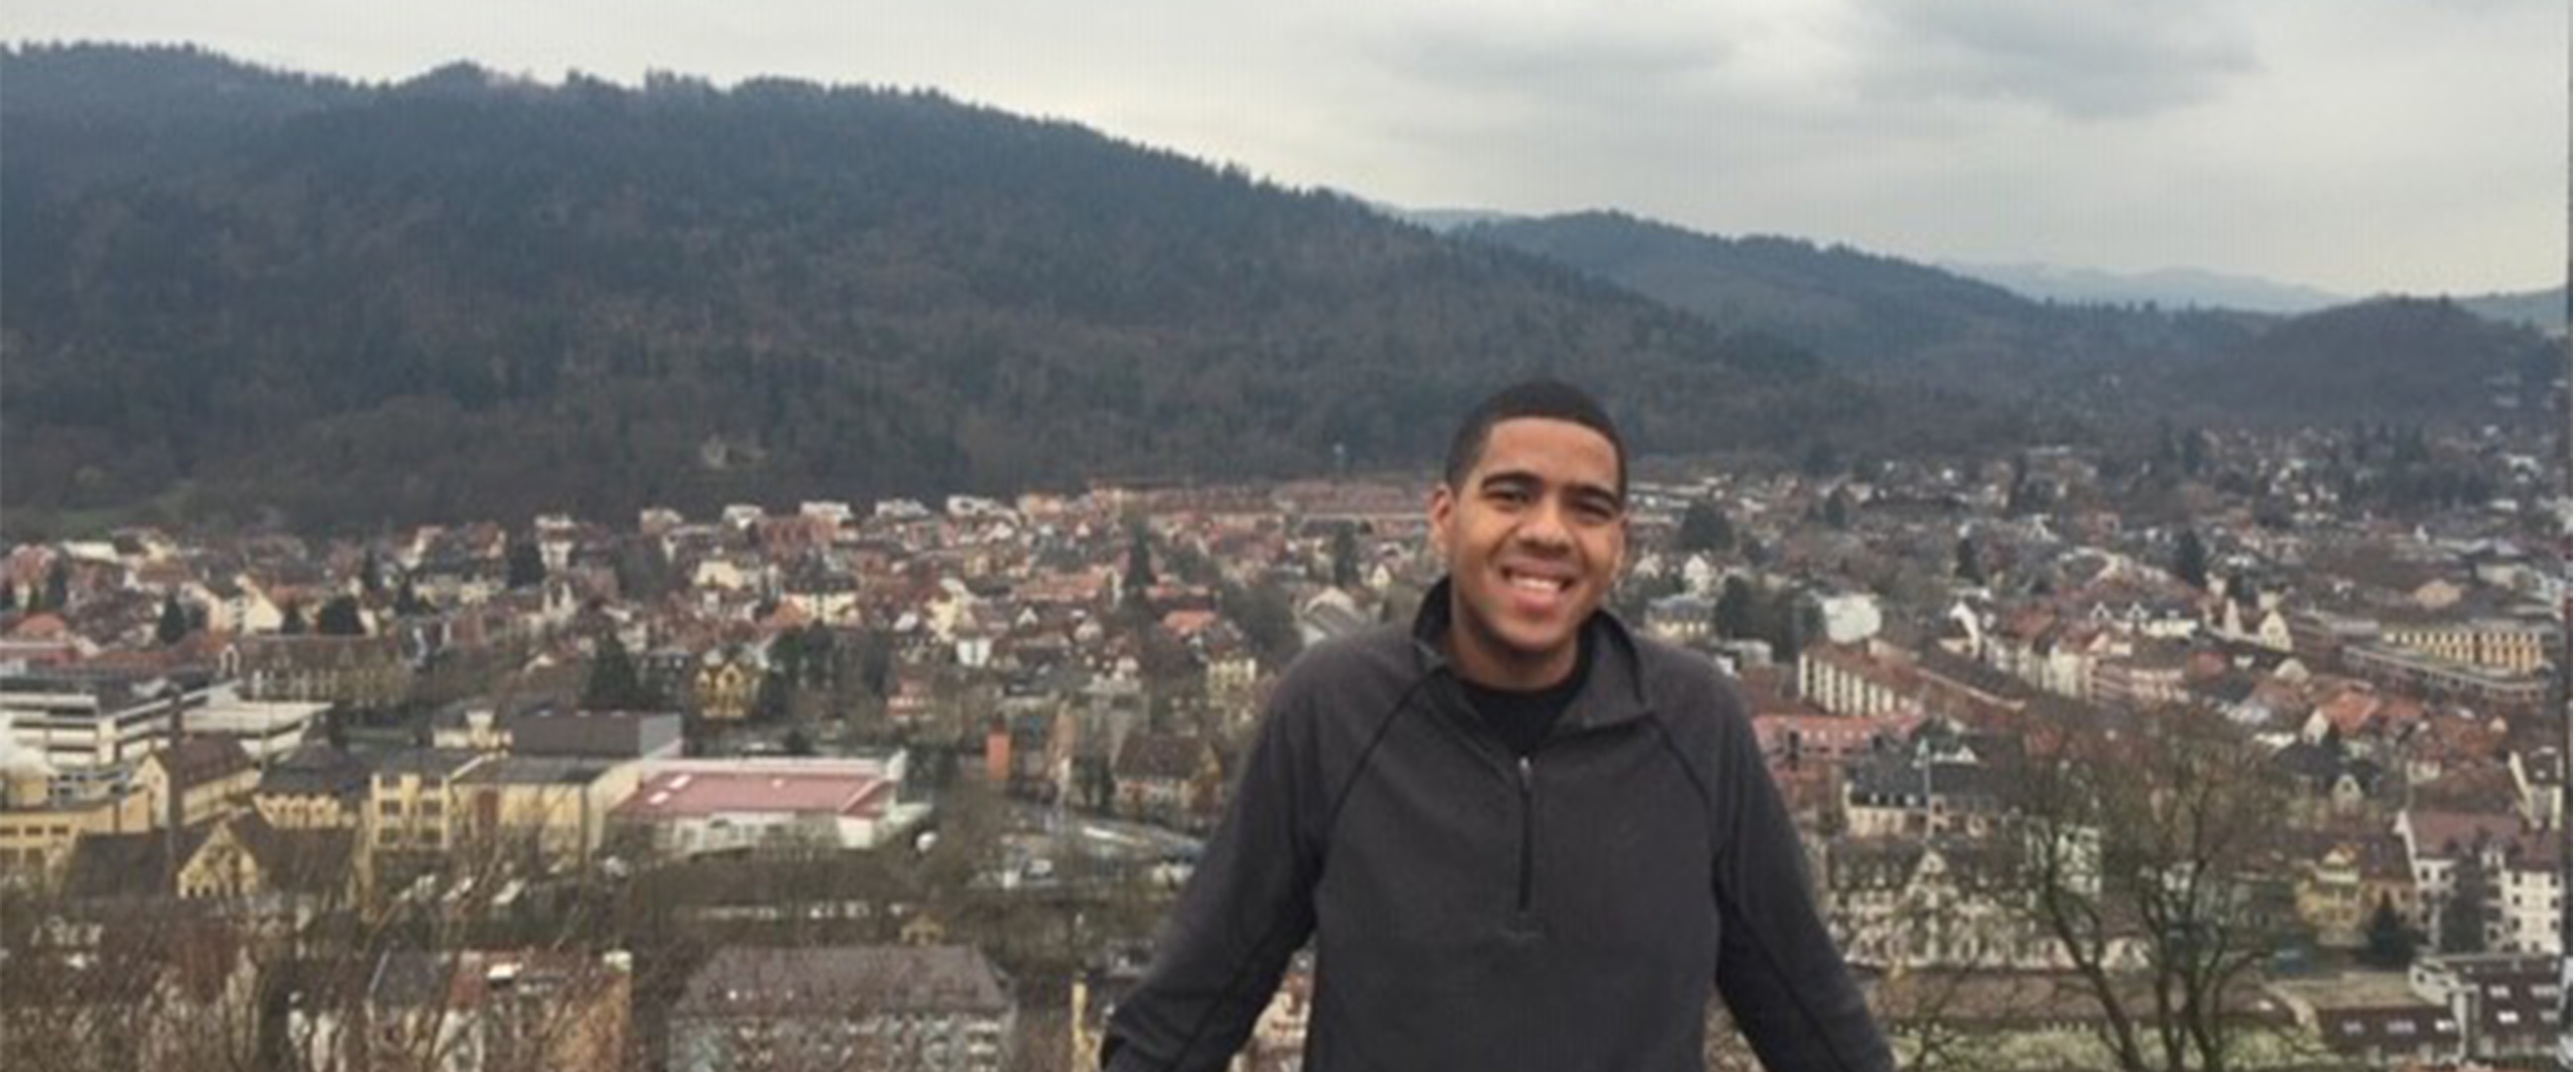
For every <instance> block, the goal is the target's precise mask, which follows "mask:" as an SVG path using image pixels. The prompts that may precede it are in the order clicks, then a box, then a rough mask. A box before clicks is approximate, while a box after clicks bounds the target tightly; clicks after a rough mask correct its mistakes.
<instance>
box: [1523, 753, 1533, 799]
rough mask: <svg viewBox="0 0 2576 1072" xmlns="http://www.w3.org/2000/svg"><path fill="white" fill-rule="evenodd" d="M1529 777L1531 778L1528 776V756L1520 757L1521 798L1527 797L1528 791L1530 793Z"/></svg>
mask: <svg viewBox="0 0 2576 1072" xmlns="http://www.w3.org/2000/svg"><path fill="white" fill-rule="evenodd" d="M1530 777H1531V776H1530V757H1528V756H1522V757H1521V795H1522V796H1528V795H1529V791H1530Z"/></svg>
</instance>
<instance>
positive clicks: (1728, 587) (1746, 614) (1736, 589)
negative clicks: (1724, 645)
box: [1709, 577, 1762, 640]
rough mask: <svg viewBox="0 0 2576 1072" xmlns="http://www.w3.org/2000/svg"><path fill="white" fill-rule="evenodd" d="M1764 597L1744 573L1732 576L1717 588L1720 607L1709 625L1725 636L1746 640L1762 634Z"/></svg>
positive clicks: (1718, 605)
mask: <svg viewBox="0 0 2576 1072" xmlns="http://www.w3.org/2000/svg"><path fill="white" fill-rule="evenodd" d="M1760 603H1761V597H1760V596H1758V595H1757V594H1755V592H1754V591H1753V585H1752V584H1750V583H1748V582H1747V581H1745V579H1744V578H1742V577H1729V578H1727V579H1726V584H1725V586H1724V587H1721V588H1720V589H1718V593H1717V608H1716V610H1714V611H1712V612H1711V614H1710V620H1709V627H1710V629H1711V630H1713V631H1714V632H1716V633H1717V635H1719V636H1722V637H1727V638H1729V639H1734V640H1743V639H1746V638H1749V637H1755V636H1760V635H1761V634H1762V623H1761V621H1760V620H1759V619H1760V616H1761V613H1762V611H1761V606H1760Z"/></svg>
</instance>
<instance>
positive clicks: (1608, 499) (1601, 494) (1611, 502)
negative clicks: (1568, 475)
mask: <svg viewBox="0 0 2576 1072" xmlns="http://www.w3.org/2000/svg"><path fill="white" fill-rule="evenodd" d="M1573 493H1574V494H1575V495H1576V496H1578V497H1580V498H1584V499H1593V500H1598V501H1599V503H1600V504H1601V505H1605V506H1608V507H1610V508H1611V509H1613V510H1625V509H1627V508H1628V500H1627V499H1626V498H1625V497H1623V496H1621V495H1620V494H1619V493H1618V492H1617V491H1615V490H1612V489H1611V488H1608V487H1605V486H1603V485H1600V484H1576V485H1575V486H1574V492H1573Z"/></svg>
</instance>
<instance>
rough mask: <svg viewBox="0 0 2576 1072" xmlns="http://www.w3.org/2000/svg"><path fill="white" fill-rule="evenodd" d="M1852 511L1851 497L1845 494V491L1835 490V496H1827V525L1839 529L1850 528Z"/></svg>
mask: <svg viewBox="0 0 2576 1072" xmlns="http://www.w3.org/2000/svg"><path fill="white" fill-rule="evenodd" d="M1851 509H1852V508H1851V496H1849V495H1846V494H1843V489H1841V488H1835V489H1834V493H1833V494H1831V495H1828V496H1825V524H1827V525H1830V526H1832V527H1834V528H1837V529H1846V528H1850V527H1851Z"/></svg>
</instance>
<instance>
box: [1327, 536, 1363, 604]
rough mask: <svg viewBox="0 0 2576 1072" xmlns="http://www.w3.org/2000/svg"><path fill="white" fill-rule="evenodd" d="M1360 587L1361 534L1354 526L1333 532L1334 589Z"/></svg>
mask: <svg viewBox="0 0 2576 1072" xmlns="http://www.w3.org/2000/svg"><path fill="white" fill-rule="evenodd" d="M1359 586H1360V534H1359V530H1358V529H1357V528H1355V527H1353V526H1349V525H1344V526H1342V527H1341V528H1338V529H1335V530H1333V587H1335V588H1341V589H1352V588H1357V587H1359Z"/></svg>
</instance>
